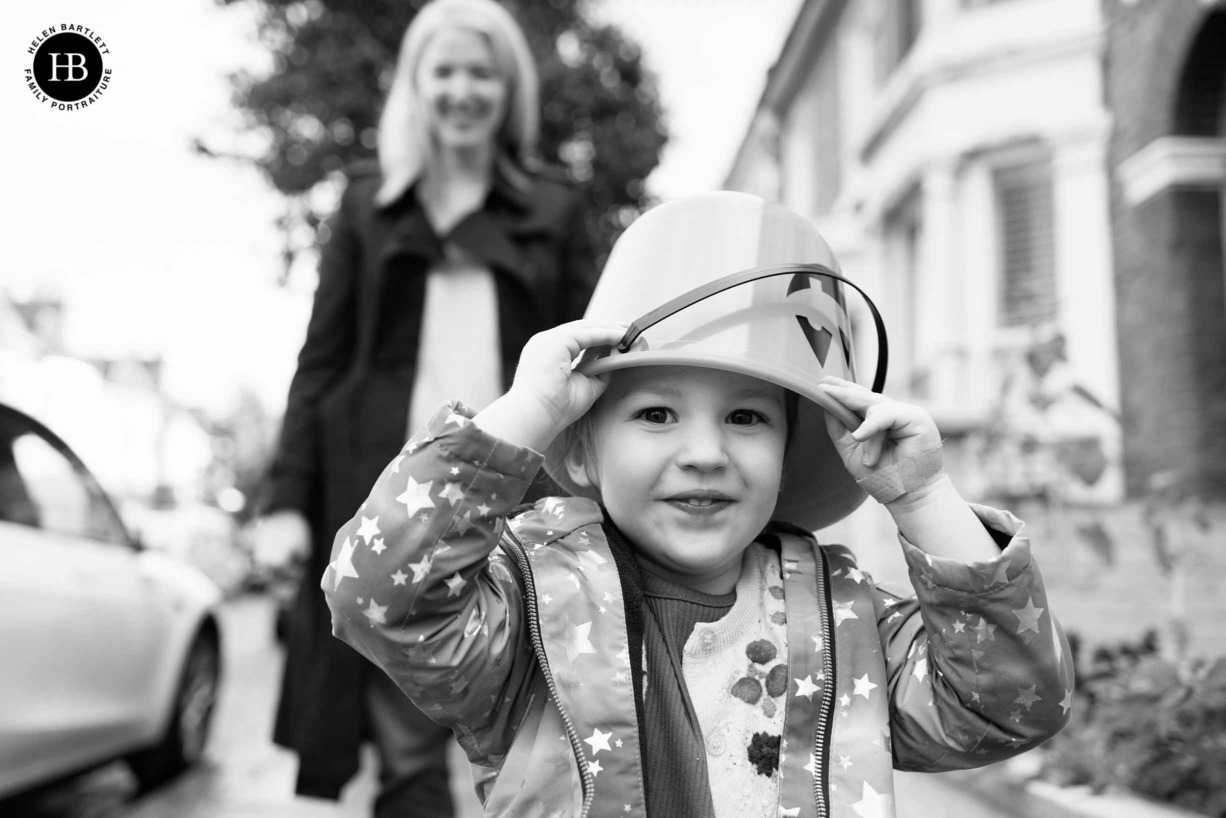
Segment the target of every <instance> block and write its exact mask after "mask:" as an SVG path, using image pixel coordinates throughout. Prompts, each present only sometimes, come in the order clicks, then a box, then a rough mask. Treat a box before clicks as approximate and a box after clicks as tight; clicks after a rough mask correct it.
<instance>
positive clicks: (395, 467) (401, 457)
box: [392, 454, 404, 474]
mask: <svg viewBox="0 0 1226 818" xmlns="http://www.w3.org/2000/svg"><path fill="white" fill-rule="evenodd" d="M402 460H404V455H402V454H398V455H396V459H395V460H393V461H392V474H400V461H402Z"/></svg>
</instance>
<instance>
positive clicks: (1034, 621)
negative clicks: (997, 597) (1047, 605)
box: [1013, 597, 1044, 633]
mask: <svg viewBox="0 0 1226 818" xmlns="http://www.w3.org/2000/svg"><path fill="white" fill-rule="evenodd" d="M1043 611H1044V609H1043V608H1036V607H1035V604H1034V597H1028V598H1027V599H1026V607H1024V608H1018V609H1017V610H1014V611H1013V615H1014V616H1016V617H1017V632H1018V633H1022V632H1023V631H1034V632H1035V633H1038V632H1039V617H1041V616H1042V615H1043Z"/></svg>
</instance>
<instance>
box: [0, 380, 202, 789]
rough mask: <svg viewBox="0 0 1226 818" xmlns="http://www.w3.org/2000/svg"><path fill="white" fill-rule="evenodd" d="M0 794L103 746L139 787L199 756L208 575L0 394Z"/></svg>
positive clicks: (95, 756) (57, 772) (73, 767)
mask: <svg viewBox="0 0 1226 818" xmlns="http://www.w3.org/2000/svg"><path fill="white" fill-rule="evenodd" d="M0 564H2V565H3V570H0V797H7V796H10V795H13V794H15V793H17V792H20V791H24V790H27V789H30V788H33V787H35V786H38V785H41V784H46V783H49V782H52V781H55V780H57V779H60V778H62V777H65V776H69V775H73V774H76V773H79V772H84V771H86V770H88V769H90V768H93V767H96V766H99V765H102V764H105V763H109V762H111V761H113V760H116V759H123V760H125V761H127V763H128V765H129V766H130V767H131V769H132V772H133V774H134V775H135V777H136V780H137V782H138V784H139V786H140V787H141V789H142V790H147V789H151V788H153V787H156V786H157V785H159V784H162V783H164V782H166V781H168V780H169V779H171V778H173V777H174V776H176V775H177V774H178V773H180V772H182V771H183V770H185V769H187V768H188V767H190V766H192V765H193V764H195V763H196V762H198V761H200V760H201V758H202V756H203V753H204V748H205V745H206V742H207V740H208V735H209V726H210V723H211V721H212V715H213V710H214V705H215V704H216V701H217V696H218V691H219V688H220V684H221V678H222V676H221V674H222V661H221V658H222V656H221V632H220V627H219V622H218V605H219V603H220V601H221V593H220V590H219V589H218V587H217V585H216V584H215V583H214V582H213V581H211V580H210V579H209V578H208V577H207V576H205V575H204V574H203V573H201V572H200V571H199V570H198V569H196V568H194V567H192V566H190V565H187V564H184V563H183V562H181V561H179V560H176V559H174V558H173V557H171V556H169V555H167V554H165V553H162V552H160V551H158V550H156V549H149V548H145V547H143V546H142V545H141V544H140V542H139V541H137V540H136V539H135V538H133V537H132V536H131V535H130V534H129V532H128V531H127V529H126V528H125V527H124V524H123V522H122V521H121V519H120V517H119V515H118V513H117V512H116V508H115V505H114V504H113V503H112V502H111V500H110V498H108V497H107V495H106V493H105V492H104V491H103V490H102V488H101V487H100V486H99V484H98V482H97V480H95V479H94V477H93V475H92V474H91V473H90V472H89V470H88V469H87V468H86V467H85V466H84V464H83V463H82V462H81V460H80V459H79V458H78V457H77V456H76V455H75V454H74V453H73V452H72V451H71V450H70V449H69V447H68V446H67V445H66V444H65V443H64V442H63V441H62V440H61V439H60V438H59V437H57V436H56V435H55V434H53V433H52V432H51V431H50V430H49V429H47V428H46V427H45V426H43V425H42V424H41V423H39V422H38V421H36V420H34V419H33V418H31V417H30V416H29V415H27V414H25V413H23V412H20V411H17V410H16V409H14V408H12V407H10V406H7V405H5V404H2V403H0Z"/></svg>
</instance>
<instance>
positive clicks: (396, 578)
mask: <svg viewBox="0 0 1226 818" xmlns="http://www.w3.org/2000/svg"><path fill="white" fill-rule="evenodd" d="M408 578H409V575H408V574H406V573H405V572H404V571H401V570H400V569H399V568H397V569H396V573H394V574H392V584H393V585H404V581H405V580H406V579H408Z"/></svg>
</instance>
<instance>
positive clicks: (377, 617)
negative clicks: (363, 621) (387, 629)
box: [362, 599, 387, 628]
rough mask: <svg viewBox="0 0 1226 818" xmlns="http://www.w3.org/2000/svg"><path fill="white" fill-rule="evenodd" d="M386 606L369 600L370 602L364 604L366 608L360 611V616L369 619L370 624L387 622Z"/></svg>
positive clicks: (372, 625)
mask: <svg viewBox="0 0 1226 818" xmlns="http://www.w3.org/2000/svg"><path fill="white" fill-rule="evenodd" d="M386 614H387V606H386V605H376V604H375V601H374V600H373V599H372V600H370V604H369V605H367V606H366V610H364V611H362V616H364V617H366V618H367V619H369V620H370V626H371V627H372V628H373V627H374V626H375V625H385V624H387V616H386Z"/></svg>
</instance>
